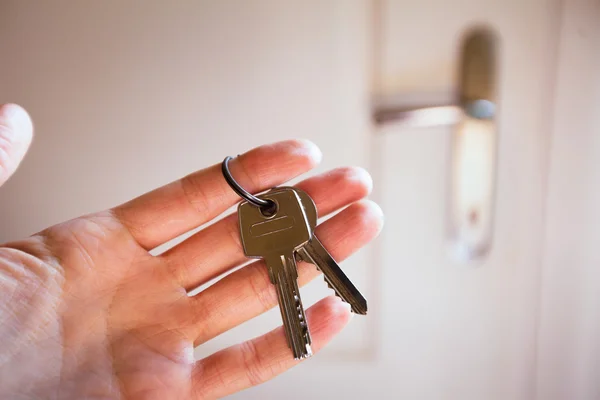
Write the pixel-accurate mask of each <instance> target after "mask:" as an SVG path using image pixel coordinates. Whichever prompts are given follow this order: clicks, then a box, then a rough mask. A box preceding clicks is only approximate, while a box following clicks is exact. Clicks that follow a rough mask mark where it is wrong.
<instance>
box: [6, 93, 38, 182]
mask: <svg viewBox="0 0 600 400" xmlns="http://www.w3.org/2000/svg"><path fill="white" fill-rule="evenodd" d="M32 138H33V124H32V122H31V119H30V118H29V114H27V111H25V110H24V109H23V108H22V107H20V106H18V105H16V104H5V105H3V106H0V186H2V185H3V184H4V182H6V181H7V180H8V178H10V176H11V175H12V174H13V173H14V172H15V171H16V169H17V167H18V166H19V164H20V163H21V161H22V160H23V158H24V157H25V153H27V149H29V145H30V144H31V140H32Z"/></svg>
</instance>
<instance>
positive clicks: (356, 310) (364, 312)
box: [317, 268, 367, 315]
mask: <svg viewBox="0 0 600 400" xmlns="http://www.w3.org/2000/svg"><path fill="white" fill-rule="evenodd" d="M317 269H318V268H317ZM323 280H324V281H325V283H326V284H327V287H329V289H332V290H333V293H335V295H336V296H337V297H338V298H339V299H340V300H342V301H343V302H344V303H346V304H350V303H348V302H347V301H346V300H344V298H343V297H342V296H340V294H339V293H338V292H337V290H335V288H334V287H333V286H331V284H330V283H329V281H328V280H327V279H323ZM350 306H351V308H350V310H351V311H352V312H353V313H354V314H358V315H367V305H366V304H365V307H364V309H363V308H362V307H361V308H360V309H359V308H356V307H353V306H352V305H350Z"/></svg>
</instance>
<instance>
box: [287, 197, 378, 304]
mask: <svg viewBox="0 0 600 400" xmlns="http://www.w3.org/2000/svg"><path fill="white" fill-rule="evenodd" d="M282 189H289V188H283V187H282ZM292 189H293V190H294V191H295V192H296V193H297V194H298V197H299V198H300V200H301V202H302V206H303V207H304V212H305V213H306V217H307V219H308V223H309V226H310V229H311V231H314V229H315V227H316V226H317V207H316V206H315V203H314V201H313V200H312V199H311V197H310V196H309V195H308V193H306V192H304V191H303V190H300V189H297V188H292ZM311 236H312V237H311V239H310V240H309V241H308V242H307V243H306V244H305V245H304V246H302V247H301V248H300V249H298V251H297V254H298V256H299V257H300V259H301V260H303V261H306V262H308V263H311V264H314V265H315V266H316V267H317V268H318V269H319V270H320V271H321V272H322V273H323V276H324V278H325V281H326V282H327V284H328V285H329V287H330V288H332V289H333V290H334V292H335V294H336V295H337V296H338V297H339V298H341V299H342V300H343V301H345V302H346V303H348V304H350V308H351V309H352V312H354V313H355V314H361V315H366V314H367V300H366V299H365V298H364V297H363V295H362V294H361V293H360V292H359V291H358V289H357V288H356V287H355V286H354V284H353V283H352V282H351V281H350V279H348V277H347V276H346V274H344V272H343V271H342V269H341V268H340V266H339V265H338V263H337V262H336V261H335V259H334V258H333V257H332V256H331V254H329V252H328V251H327V249H325V247H324V246H323V244H322V243H321V241H320V240H319V238H317V237H316V236H315V235H314V234H312V235H311Z"/></svg>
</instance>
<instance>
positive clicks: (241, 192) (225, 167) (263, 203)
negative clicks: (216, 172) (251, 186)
mask: <svg viewBox="0 0 600 400" xmlns="http://www.w3.org/2000/svg"><path fill="white" fill-rule="evenodd" d="M230 160H232V157H230V156H227V157H225V159H224V160H223V163H222V164H221V171H222V172H223V176H224V177H225V180H226V181H227V183H228V184H229V186H230V187H231V188H232V189H233V191H234V192H236V193H237V194H238V196H240V197H241V198H243V199H245V200H247V201H248V203H250V204H252V205H254V206H256V207H259V208H261V209H263V210H264V209H270V208H272V207H273V206H274V203H273V202H272V201H270V200H263V199H259V198H258V197H256V196H254V195H252V194H250V193H248V192H247V191H246V190H245V189H244V188H243V187H241V186H240V185H239V183H237V182H236V180H235V179H233V176H231V171H229V161H230Z"/></svg>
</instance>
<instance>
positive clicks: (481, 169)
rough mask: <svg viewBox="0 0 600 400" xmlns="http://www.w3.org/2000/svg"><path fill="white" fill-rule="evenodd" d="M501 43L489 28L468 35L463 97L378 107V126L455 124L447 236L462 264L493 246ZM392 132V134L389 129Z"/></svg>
mask: <svg viewBox="0 0 600 400" xmlns="http://www.w3.org/2000/svg"><path fill="white" fill-rule="evenodd" d="M496 69H497V40H496V37H495V35H494V34H493V32H491V31H490V30H488V29H481V28H478V29H473V30H471V31H470V32H468V34H467V35H465V36H464V39H463V43H462V48H461V54H460V68H459V71H460V75H459V79H458V85H457V86H458V96H457V98H456V99H453V100H454V101H447V102H445V103H440V104H414V105H411V106H409V107H406V106H402V107H394V106H388V105H383V106H382V105H380V106H377V107H376V108H375V110H374V112H373V120H374V122H375V123H376V124H378V125H388V124H394V126H396V125H398V127H400V126H406V127H431V126H445V125H448V126H453V129H452V141H451V143H452V144H451V156H450V166H449V172H450V173H449V198H448V234H449V237H450V241H451V243H452V249H453V250H455V254H456V255H457V256H458V257H459V258H460V259H461V260H475V259H480V258H482V257H483V256H485V255H486V254H488V252H489V250H490V248H491V244H492V236H493V235H492V233H493V214H494V196H495V186H496V184H495V180H496V172H495V170H496V145H497V127H496V101H497V100H496V99H497V93H496V92H497V90H496ZM386 131H387V132H389V130H386Z"/></svg>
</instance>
